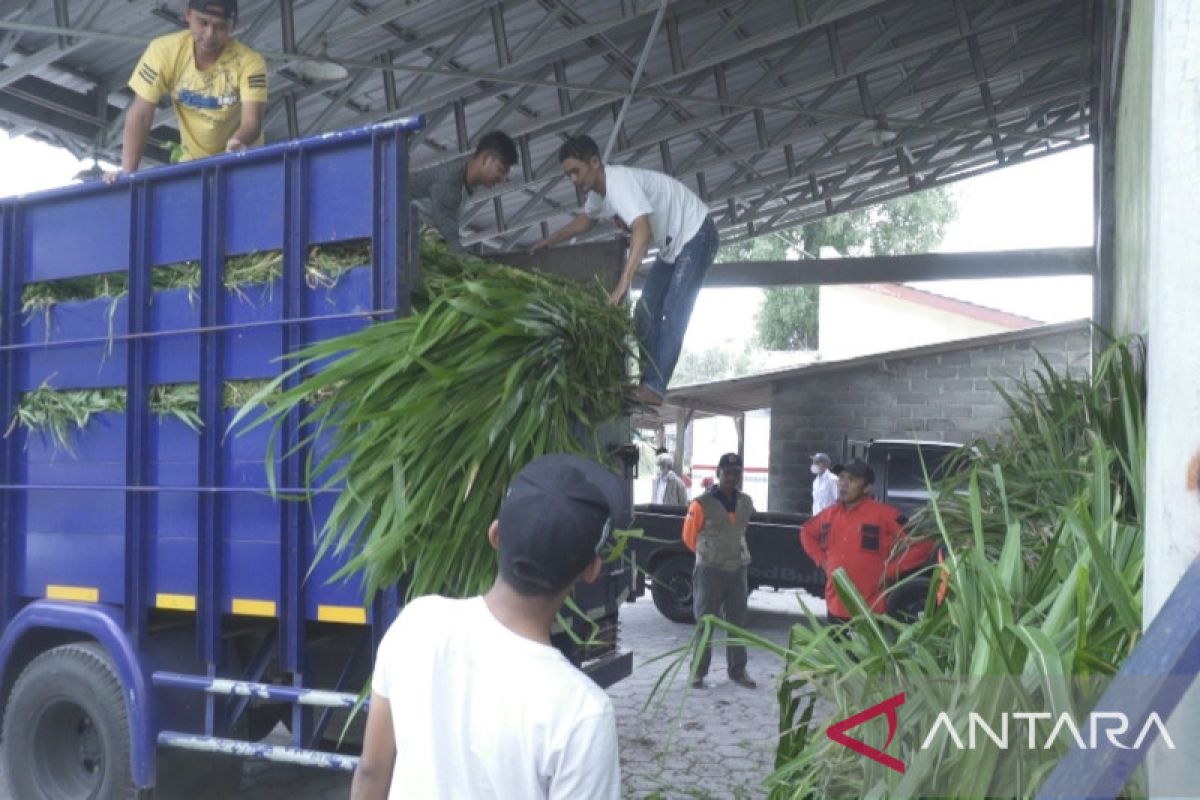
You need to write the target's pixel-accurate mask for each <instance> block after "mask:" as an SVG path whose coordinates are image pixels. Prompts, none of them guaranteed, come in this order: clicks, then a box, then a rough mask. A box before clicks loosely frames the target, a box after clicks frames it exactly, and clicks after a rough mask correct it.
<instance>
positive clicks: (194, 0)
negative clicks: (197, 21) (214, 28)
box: [188, 0, 238, 19]
mask: <svg viewBox="0 0 1200 800" xmlns="http://www.w3.org/2000/svg"><path fill="white" fill-rule="evenodd" d="M188 8H190V9H192V10H193V11H199V12H200V13H202V14H212V15H213V16H214V17H224V18H225V19H237V15H238V7H237V0H188Z"/></svg>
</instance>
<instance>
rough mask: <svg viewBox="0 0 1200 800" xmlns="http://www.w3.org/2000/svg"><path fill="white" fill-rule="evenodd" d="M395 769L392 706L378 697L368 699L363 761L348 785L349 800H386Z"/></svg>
mask: <svg viewBox="0 0 1200 800" xmlns="http://www.w3.org/2000/svg"><path fill="white" fill-rule="evenodd" d="M395 765H396V734H395V731H394V729H393V728H392V706H391V703H389V702H388V699H387V698H386V697H384V696H383V695H381V694H374V693H373V694H372V695H371V708H370V710H369V711H368V712H367V732H366V735H365V737H364V739H363V750H362V758H360V759H359V761H358V767H357V769H355V770H354V782H353V783H351V784H350V800H387V796H388V790H389V789H390V788H391V785H392V768H393V767H394V766H395Z"/></svg>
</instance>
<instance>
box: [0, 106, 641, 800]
mask: <svg viewBox="0 0 1200 800" xmlns="http://www.w3.org/2000/svg"><path fill="white" fill-rule="evenodd" d="M421 124H422V122H421V120H420V119H416V118H414V119H403V120H397V121H393V122H389V123H385V124H380V125H375V126H371V127H367V128H362V129H357V130H353V131H345V132H340V133H335V134H329V135H325V136H320V137H314V138H311V139H307V140H301V141H295V142H286V143H281V144H277V145H271V146H267V147H263V148H259V149H257V150H253V151H251V152H248V153H244V154H240V155H237V156H221V157H217V158H212V159H207V160H204V161H199V162H193V163H189V164H180V165H175V166H170V167H164V168H160V169H155V170H150V171H147V172H142V173H138V174H136V175H134V176H132V177H131V178H129V179H127V180H122V181H120V182H119V183H118V184H116V185H114V186H105V185H102V184H92V185H85V186H76V187H70V188H66V189H62V190H55V191H50V192H45V193H41V194H36V195H30V196H25V197H17V198H9V199H6V200H3V201H0V420H3V421H4V425H5V427H6V428H8V434H7V435H6V436H4V437H3V438H0V714H3V720H2V727H0V731H2V737H3V738H2V745H0V746H2V749H3V752H4V758H5V763H6V767H7V772H8V776H9V779H10V781H11V782H12V783H13V787H14V790H15V792H16V795H17V796H18V797H20V798H21V800H33V798H51V799H53V800H59V799H60V798H64V799H71V800H73V799H74V798H101V800H104V799H107V798H125V797H133V796H137V797H149V796H152V795H155V793H156V792H157V796H166V795H167V794H168V793H169V792H171V791H174V792H176V793H178V794H180V795H182V796H201V795H203V794H205V793H207V794H208V795H209V796H221V795H222V794H223V793H225V792H228V791H229V790H230V788H231V787H232V786H235V785H236V780H237V778H238V776H239V775H240V768H241V761H240V760H239V759H238V758H236V756H241V757H249V758H260V759H268V760H276V761H286V762H293V763H299V764H307V765H312V766H319V767H327V768H333V769H342V770H351V769H353V767H354V765H355V763H356V759H355V757H354V747H353V744H351V745H350V746H349V747H347V737H344V736H343V732H344V730H345V728H346V726H345V724H344V723H345V721H346V720H347V718H348V716H349V714H350V711H351V709H352V708H353V706H354V704H355V702H356V700H357V698H358V692H359V691H360V690H361V688H362V687H363V686H364V685H365V684H366V681H367V679H368V677H369V674H370V668H371V662H372V659H373V654H374V651H375V649H376V646H377V645H378V642H379V640H380V639H381V637H382V635H383V633H384V631H385V629H386V627H387V625H388V624H389V623H390V621H391V620H392V619H393V618H394V617H395V615H396V614H397V612H398V609H399V608H400V606H401V604H402V593H401V590H400V589H399V588H395V589H392V590H390V591H387V592H384V593H381V594H380V595H378V596H376V597H374V598H373V599H372V600H371V602H370V603H365V602H364V600H365V598H364V595H363V591H362V588H361V585H360V584H359V582H358V581H355V580H347V581H339V582H330V580H329V579H330V576H332V575H333V573H334V572H335V571H336V570H337V568H338V566H339V565H340V563H342V562H340V561H339V560H338V559H336V558H329V559H325V560H320V561H317V562H316V563H315V564H314V553H315V545H314V535H315V532H316V531H317V530H319V529H320V526H321V524H322V521H323V519H324V518H325V515H326V514H327V513H328V511H329V509H330V507H331V506H332V498H331V497H328V496H323V497H322V496H318V497H316V498H315V499H314V500H313V502H312V504H311V507H310V506H309V505H308V504H305V503H297V502H288V501H280V500H277V499H275V498H274V497H272V496H271V495H270V494H269V493H268V491H267V489H266V474H265V467H264V458H265V457H266V453H267V447H266V433H265V432H264V431H263V430H262V429H257V430H254V431H251V432H249V433H246V434H245V435H240V432H239V431H237V430H234V431H229V425H230V421H231V418H232V415H233V409H230V408H226V407H224V404H223V402H222V395H223V389H224V386H225V384H226V382H227V381H241V380H253V379H268V378H273V377H275V376H277V375H278V374H279V373H280V370H281V369H282V368H283V366H284V364H283V363H281V359H283V358H284V357H286V355H287V354H288V353H291V352H294V351H296V350H297V349H299V348H302V347H303V346H304V345H305V344H306V343H311V342H313V341H316V340H319V339H324V338H328V337H332V336H338V335H341V334H344V333H348V332H351V331H353V330H356V329H358V328H360V327H361V326H364V325H368V324H370V323H371V321H372V320H375V319H384V318H388V317H392V316H395V315H403V314H406V313H408V312H409V297H410V293H411V291H412V289H413V288H414V286H415V285H416V282H417V280H418V270H419V264H418V258H417V254H416V250H415V247H414V237H413V236H412V235H411V233H412V228H413V225H412V224H411V214H410V207H409V203H408V200H407V197H406V194H405V186H406V178H407V172H408V143H409V138H410V136H411V134H413V132H414V131H417V130H419V129H420V127H421ZM344 242H361V243H364V244H367V245H369V252H370V255H369V263H365V264H363V266H362V267H361V268H358V269H351V270H349V271H347V272H345V273H344V274H343V275H342V276H341V277H340V279H339V280H338V281H337V282H336V283H334V284H332V285H329V283H318V284H317V285H310V282H309V281H307V280H306V275H305V264H306V260H307V258H308V255H309V252H310V250H311V248H313V247H321V246H328V245H331V244H334V243H344ZM266 251H278V252H281V253H282V274H281V277H280V278H279V280H277V281H276V282H275V283H274V284H272V285H270V286H267V287H264V288H263V289H262V290H261V291H258V292H254V293H253V294H254V296H253V297H250V298H248V297H247V296H246V292H244V291H240V290H235V289H230V288H227V287H226V286H225V285H223V282H222V275H223V270H224V266H225V262H226V260H227V259H228V258H230V257H234V256H238V255H244V254H249V253H260V252H266ZM365 260H367V259H365ZM186 262H198V264H199V271H200V280H199V289H198V291H195V292H191V291H188V290H184V289H169V290H160V291H155V290H154V285H153V282H152V275H153V274H154V272H153V271H154V270H155V269H158V268H160V267H162V266H163V265H173V264H180V263H186ZM105 273H121V274H122V277H123V279H124V280H125V281H126V282H127V290H128V291H127V293H126V294H125V295H124V296H122V297H120V298H119V299H116V300H113V299H98V300H88V301H78V302H64V303H59V304H58V305H57V306H55V307H54V309H53V312H52V313H50V314H45V315H42V314H34V315H27V314H23V313H22V310H21V302H22V293H23V290H24V288H25V287H26V286H27V285H29V284H37V283H43V282H47V281H60V280H65V279H74V278H79V277H81V276H94V275H98V274H105ZM177 384H185V385H187V384H190V385H195V386H197V387H198V405H197V412H196V417H197V418H196V420H195V421H194V422H193V423H192V424H188V422H187V421H185V420H181V419H178V418H172V417H169V416H166V417H164V416H160V415H158V414H155V413H154V412H153V409H152V406H151V395H152V392H153V390H154V387H157V386H162V385H177ZM44 385H52V386H53V387H54V388H55V389H59V390H67V389H72V390H78V389H105V390H111V389H123V390H124V396H125V402H124V409H123V410H122V411H119V412H109V413H101V414H97V415H95V416H94V417H93V418H92V419H91V420H90V421H89V422H88V423H87V424H86V426H85V427H83V428H82V429H80V430H77V431H74V432H73V434H72V442H71V449H70V452H66V451H64V450H63V448H62V447H60V446H58V445H56V444H55V443H54V442H53V441H50V440H49V439H47V438H46V437H44V436H42V435H40V434H38V433H37V432H35V431H29V430H26V429H25V428H23V427H18V426H9V424H8V421H9V420H11V419H13V415H14V412H16V411H17V410H18V408H19V406H20V403H21V402H22V398H23V397H24V396H25V395H26V393H29V392H34V391H36V390H37V389H38V388H39V387H42V386H44ZM299 424H300V423H299V419H298V418H292V419H289V420H288V421H287V423H286V424H285V425H284V428H283V433H282V437H283V439H282V441H281V442H280V443H279V448H278V450H277V451H276V452H279V453H284V454H287V453H288V451H289V450H292V449H293V448H292V447H291V446H290V443H291V442H294V441H297V440H298V437H299V436H300V433H301V431H300V429H299ZM618 427H619V426H618ZM304 455H305V454H304V453H303V452H294V453H291V454H287V455H284V456H283V457H282V458H281V459H280V460H279V461H278V463H277V464H276V469H277V474H278V475H279V476H280V487H281V488H282V489H284V490H287V489H299V488H300V487H302V486H303V485H304V483H305V474H304ZM629 587H630V576H629V574H628V572H627V569H626V567H624V566H623V565H620V564H616V565H613V567H612V569H610V570H609V572H608V574H607V575H606V576H605V577H604V578H603V579H602V580H601V581H598V582H597V583H596V584H593V585H591V586H589V587H581V589H580V591H579V593H577V597H576V602H577V606H578V607H579V608H580V609H583V610H585V611H586V614H587V616H588V617H590V620H575V621H574V622H573V625H574V627H575V628H578V629H579V631H577V632H576V633H575V634H572V633H571V632H569V631H565V630H564V631H561V632H560V633H559V634H557V635H556V641H557V642H558V644H559V645H560V647H561V648H562V649H563V650H564V651H565V652H566V653H567V654H568V656H569V657H571V658H572V659H573V660H574V661H575V662H576V663H577V664H580V665H581V666H582V667H583V668H584V669H585V671H587V672H589V674H591V675H592V677H593V678H594V679H595V680H596V681H597V682H599V683H601V684H602V685H608V684H610V683H612V682H614V681H616V680H619V679H620V678H621V677H623V676H624V675H627V674H628V673H629V671H630V667H631V656H630V654H629V653H627V652H624V651H622V650H621V649H620V648H619V647H618V646H617V643H616V631H617V625H616V614H617V609H618V607H619V604H620V603H621V602H622V601H623V600H624V599H625V598H626V596H627V594H628V591H629ZM580 632H582V635H580ZM280 724H282V725H283V726H285V727H286V730H287V731H288V733H289V736H290V739H289V741H288V742H287V743H286V744H271V743H264V742H263V741H261V740H262V738H263V737H264V735H265V734H266V733H267V732H269V731H271V730H273V729H276V728H277V726H278V725H280ZM348 738H349V739H351V740H352V739H353V736H352V735H351V736H350V737H348Z"/></svg>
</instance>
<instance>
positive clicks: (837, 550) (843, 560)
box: [800, 497, 934, 619]
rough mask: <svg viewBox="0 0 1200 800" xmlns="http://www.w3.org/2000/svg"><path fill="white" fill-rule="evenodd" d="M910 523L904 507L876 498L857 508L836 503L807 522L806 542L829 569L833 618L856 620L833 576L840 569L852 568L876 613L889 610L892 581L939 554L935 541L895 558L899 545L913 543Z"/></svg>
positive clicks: (849, 572) (815, 558)
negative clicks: (887, 593)
mask: <svg viewBox="0 0 1200 800" xmlns="http://www.w3.org/2000/svg"><path fill="white" fill-rule="evenodd" d="M907 523H908V519H907V518H906V517H905V516H904V515H903V514H902V513H900V510H899V509H897V508H895V507H893V506H889V505H888V504H887V503H881V502H879V501H878V500H874V499H872V498H870V497H865V498H863V499H862V501H861V502H859V504H858V505H856V506H855V507H854V508H853V509H847V508H846V506H845V505H844V504H843V503H835V504H834V505H832V506H830V507H829V508H827V509H825V510H824V511H822V512H821V513H820V514H818V515H817V516H815V517H813V518H812V519H810V520H809V521H808V522H806V523H804V527H802V528H801V529H800V544H801V546H803V547H804V552H806V553H808V556H809V558H811V559H812V560H813V562H814V563H816V565H817V566H818V567H821V568H822V569H823V570H825V606H826V608H827V609H828V611H829V615H830V616H833V617H838V618H841V619H848V618H849V617H850V612H849V611H848V610H847V609H846V607H845V606H843V605H842V601H841V600H840V599H839V598H838V596H837V591H836V590H835V589H834V586H833V577H832V576H833V573H834V571H835V570H836V569H837V568H838V567H841V568H842V569H844V570H846V574H847V575H848V576H849V577H850V580H851V581H853V582H854V585H855V586H856V587H857V588H858V591H859V592H860V593H861V594H862V596H863V599H864V600H866V601H867V605H869V606H870V607H871V610H872V611H874V612H875V613H876V614H882V613H884V612H885V611H887V598H886V597H885V595H884V589H885V587H886V583H887V581H890V580H895V579H896V578H897V577H899V576H900V575H901V574H903V573H905V572H908V571H910V570H913V569H916V568H917V567H919V566H921V565H922V564H924V563H925V562H927V561H928V560H929V557H930V555H931V554H932V553H933V548H934V544H933V542H914V543H912V544H911V545H909V546H908V547H907V549H904V550H902V551H901V552H899V553H898V554H897V556H896V557H895V558H892V557H891V554H892V550H893V548H894V547H895V545H896V543H897V542H907V540H908V537H907V536H906V535H905V533H904V526H905V525H906V524H907Z"/></svg>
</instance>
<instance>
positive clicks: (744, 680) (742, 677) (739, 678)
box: [729, 672, 758, 689]
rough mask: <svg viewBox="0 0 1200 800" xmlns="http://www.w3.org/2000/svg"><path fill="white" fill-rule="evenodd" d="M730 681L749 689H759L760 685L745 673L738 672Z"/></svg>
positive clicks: (730, 677) (731, 676)
mask: <svg viewBox="0 0 1200 800" xmlns="http://www.w3.org/2000/svg"><path fill="white" fill-rule="evenodd" d="M729 680H731V681H733V682H734V683H736V684H737V685H738V686H744V687H745V688H747V689H757V688H758V683H757V682H756V681H755V680H754V679H753V678H751V677H750V676H749V675H747V674H746V673H744V672H738V673H736V674H733V675H730V676H729Z"/></svg>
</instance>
